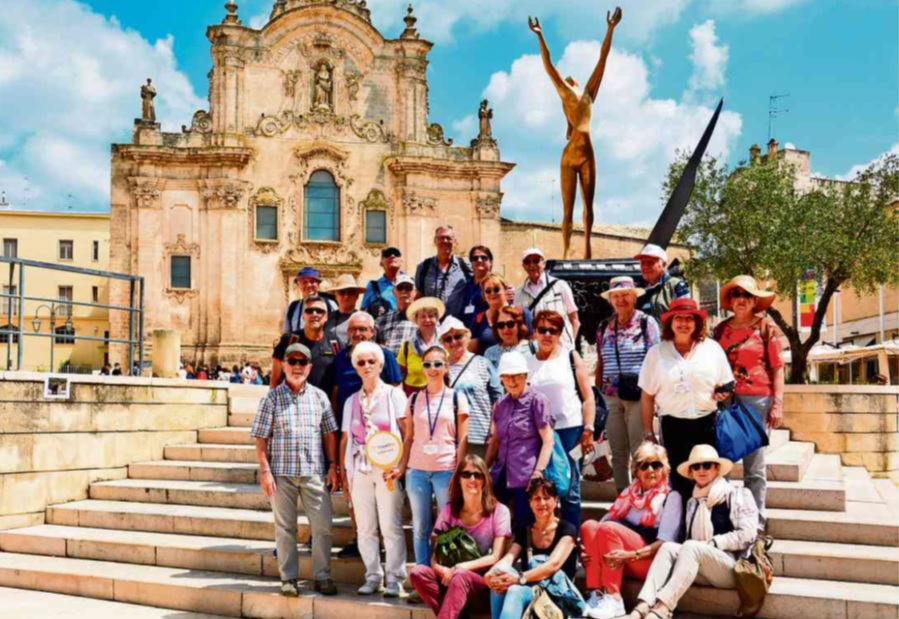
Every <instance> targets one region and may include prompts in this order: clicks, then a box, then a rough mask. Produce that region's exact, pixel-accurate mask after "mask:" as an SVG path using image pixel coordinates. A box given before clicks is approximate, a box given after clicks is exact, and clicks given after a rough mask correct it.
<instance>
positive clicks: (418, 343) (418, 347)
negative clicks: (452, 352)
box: [412, 329, 440, 357]
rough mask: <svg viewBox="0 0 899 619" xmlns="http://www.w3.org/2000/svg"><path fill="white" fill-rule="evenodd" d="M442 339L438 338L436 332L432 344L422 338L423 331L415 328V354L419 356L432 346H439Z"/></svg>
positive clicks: (413, 341) (413, 342)
mask: <svg viewBox="0 0 899 619" xmlns="http://www.w3.org/2000/svg"><path fill="white" fill-rule="evenodd" d="M439 345H440V340H439V339H438V338H437V336H436V334H435V335H434V340H433V341H432V342H431V343H430V344H426V343H425V341H424V340H423V339H421V333H420V332H419V331H418V329H416V330H415V337H413V338H412V348H414V349H415V354H416V355H418V356H419V357H421V356H423V355H424V354H425V351H426V350H427V349H429V348H430V347H431V346H439Z"/></svg>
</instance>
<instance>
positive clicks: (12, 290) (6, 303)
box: [0, 286, 19, 316]
mask: <svg viewBox="0 0 899 619" xmlns="http://www.w3.org/2000/svg"><path fill="white" fill-rule="evenodd" d="M17 290H18V286H4V287H3V294H9V295H13V296H15V295H16V294H18V293H17V292H16V291H17ZM0 305H2V306H3V316H15V315H16V314H18V313H19V300H18V299H10V298H9V297H3V303H2V304H0Z"/></svg>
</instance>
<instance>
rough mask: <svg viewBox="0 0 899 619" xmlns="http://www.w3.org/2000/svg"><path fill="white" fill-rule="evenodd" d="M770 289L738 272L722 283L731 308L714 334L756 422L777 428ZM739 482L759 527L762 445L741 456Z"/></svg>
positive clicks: (778, 375) (778, 390)
mask: <svg viewBox="0 0 899 619" xmlns="http://www.w3.org/2000/svg"><path fill="white" fill-rule="evenodd" d="M772 303H774V293H773V292H764V291H762V290H759V289H758V285H757V284H756V282H755V279H754V278H752V277H750V276H748V275H738V276H737V277H735V278H733V279H732V280H730V281H729V282H727V283H726V284H725V285H724V286H723V287H722V288H721V307H722V308H723V309H726V310H730V311H732V312H733V313H734V315H733V316H731V317H730V318H728V319H726V320H724V321H723V322H721V323H719V324H718V326H717V327H715V331H714V336H713V337H714V338H715V340H716V341H717V342H718V343H719V344H720V345H721V348H723V349H724V354H726V355H727V360H728V361H729V362H730V367H731V370H733V373H734V376H735V377H736V387H735V389H734V394H735V395H736V397H737V399H738V400H740V401H741V402H743V403H744V404H747V405H748V406H749V408H750V409H752V410H753V411H755V412H756V413H757V414H758V415H759V424H760V425H762V426H767V427H768V428H777V427H779V426H780V424H781V423H783V402H784V362H783V360H782V359H781V358H780V353H781V351H782V347H781V343H780V333H779V331H778V329H777V326H776V325H775V324H774V321H773V320H771V319H770V318H768V317H767V316H765V313H764V312H765V310H767V309H768V308H769V307H771V304H772ZM743 483H745V484H746V487H747V488H749V491H750V492H752V498H753V499H755V504H756V506H758V509H759V526H760V527H762V528H764V526H765V521H766V513H765V497H766V495H767V491H768V481H767V476H766V469H765V448H764V447H763V448H761V449H758V450H756V451H754V452H752V453H751V454H749V455H747V456H744V457H743Z"/></svg>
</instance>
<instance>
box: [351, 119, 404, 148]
mask: <svg viewBox="0 0 899 619" xmlns="http://www.w3.org/2000/svg"><path fill="white" fill-rule="evenodd" d="M350 128H351V129H352V130H353V133H355V134H356V137H359V138H362V139H363V140H366V141H368V142H372V143H375V142H382V143H384V144H388V143H392V142H396V136H395V135H394V134H393V133H390V132H388V131H386V130H385V129H384V121H381V122H377V123H376V122H374V121H372V120H364V119H363V118H362V117H361V116H359V115H358V114H353V116H351V117H350Z"/></svg>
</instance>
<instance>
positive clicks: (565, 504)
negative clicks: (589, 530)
mask: <svg viewBox="0 0 899 619" xmlns="http://www.w3.org/2000/svg"><path fill="white" fill-rule="evenodd" d="M583 433H584V426H575V427H573V428H565V429H564V430H556V434H558V435H559V440H561V441H562V447H564V448H565V453H566V454H567V453H569V452H570V451H571V450H572V449H574V446H575V445H577V444H578V440H579V439H580V438H581V434H583ZM568 463H569V464H570V465H571V490H570V491H569V492H568V496H567V497H564V498H563V499H562V500H561V501H560V507H561V510H562V520H565V521H567V522H570V523H571V524H573V525H574V526H575V527H577V528H580V526H581V461H580V460H575V459H574V458H572V457H571V456H570V455H569V456H568Z"/></svg>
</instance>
